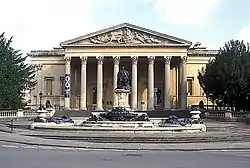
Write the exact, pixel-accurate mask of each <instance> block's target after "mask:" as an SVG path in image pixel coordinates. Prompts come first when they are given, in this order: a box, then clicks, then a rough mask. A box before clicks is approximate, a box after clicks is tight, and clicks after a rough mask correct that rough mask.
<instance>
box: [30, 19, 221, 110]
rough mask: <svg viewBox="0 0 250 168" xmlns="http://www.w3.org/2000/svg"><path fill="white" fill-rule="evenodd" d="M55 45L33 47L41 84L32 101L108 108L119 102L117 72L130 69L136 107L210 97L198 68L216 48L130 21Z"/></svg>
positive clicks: (177, 104) (174, 104) (132, 103)
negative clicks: (199, 79) (201, 83)
mask: <svg viewBox="0 0 250 168" xmlns="http://www.w3.org/2000/svg"><path fill="white" fill-rule="evenodd" d="M60 45H61V48H54V49H53V50H36V51H31V52H30V53H29V54H28V55H29V56H30V57H31V64H32V65H34V66H35V67H36V79H37V81H38V84H37V85H36V87H35V89H34V90H32V91H31V105H33V106H38V105H39V92H42V93H43V98H42V101H43V103H44V102H45V101H46V100H50V101H51V103H52V105H56V106H61V107H65V108H67V109H83V110H86V109H88V110H104V109H109V108H112V107H113V106H114V105H115V104H116V102H115V97H114V89H115V88H116V82H117V73H118V71H119V68H120V67H122V66H123V67H125V69H126V70H128V71H129V72H130V74H131V86H132V88H131V94H130V97H129V101H130V106H131V108H132V109H135V110H159V109H169V108H186V107H187V106H189V105H193V104H198V103H199V101H200V100H203V101H204V102H205V101H206V97H205V95H204V93H203V91H202V89H201V87H200V85H199V82H198V79H197V74H198V70H199V69H201V68H202V67H204V66H205V65H206V63H207V62H208V60H209V59H210V58H213V57H214V56H215V54H217V51H216V50H206V48H204V47H199V45H194V46H192V43H191V42H190V41H187V40H183V39H180V38H177V37H173V36H169V35H166V34H163V33H159V32H156V31H153V30H149V29H146V28H142V27H139V26H136V25H132V24H129V23H123V24H119V25H116V26H113V27H110V28H107V29H103V30H100V31H97V32H94V33H90V34H87V35H84V36H80V37H77V38H75V39H71V40H68V41H64V42H62V43H61V44H60Z"/></svg>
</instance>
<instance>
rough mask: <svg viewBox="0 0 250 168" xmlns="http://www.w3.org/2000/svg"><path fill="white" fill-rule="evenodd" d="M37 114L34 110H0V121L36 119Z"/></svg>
mask: <svg viewBox="0 0 250 168" xmlns="http://www.w3.org/2000/svg"><path fill="white" fill-rule="evenodd" d="M37 115H38V113H37V112H36V111H34V110H22V109H21V110H2V111H0V119H15V118H30V117H36V116H37Z"/></svg>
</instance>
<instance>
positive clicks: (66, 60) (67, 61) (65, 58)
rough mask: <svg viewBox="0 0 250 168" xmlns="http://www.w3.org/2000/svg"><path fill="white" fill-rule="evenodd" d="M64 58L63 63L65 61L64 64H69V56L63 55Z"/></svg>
mask: <svg viewBox="0 0 250 168" xmlns="http://www.w3.org/2000/svg"><path fill="white" fill-rule="evenodd" d="M64 60H65V63H66V64H70V61H71V57H68V56H65V57H64Z"/></svg>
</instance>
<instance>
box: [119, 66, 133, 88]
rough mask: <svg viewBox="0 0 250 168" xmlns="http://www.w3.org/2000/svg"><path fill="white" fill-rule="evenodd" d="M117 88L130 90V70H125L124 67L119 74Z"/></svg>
mask: <svg viewBox="0 0 250 168" xmlns="http://www.w3.org/2000/svg"><path fill="white" fill-rule="evenodd" d="M116 89H124V90H130V76H129V72H128V71H127V70H125V68H124V67H122V68H121V70H120V71H119V72H118V74H117V88H116Z"/></svg>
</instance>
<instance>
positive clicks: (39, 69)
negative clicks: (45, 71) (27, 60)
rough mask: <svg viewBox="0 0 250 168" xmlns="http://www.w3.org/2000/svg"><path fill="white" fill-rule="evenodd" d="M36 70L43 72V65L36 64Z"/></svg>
mask: <svg viewBox="0 0 250 168" xmlns="http://www.w3.org/2000/svg"><path fill="white" fill-rule="evenodd" d="M35 68H36V69H37V70H38V71H41V70H42V68H43V64H36V65H35Z"/></svg>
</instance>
